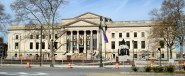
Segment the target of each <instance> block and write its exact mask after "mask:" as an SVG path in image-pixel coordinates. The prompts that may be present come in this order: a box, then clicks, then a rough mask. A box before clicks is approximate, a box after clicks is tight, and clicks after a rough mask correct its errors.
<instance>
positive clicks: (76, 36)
mask: <svg viewBox="0 0 185 76" xmlns="http://www.w3.org/2000/svg"><path fill="white" fill-rule="evenodd" d="M98 35H99V34H98V32H97V30H78V31H67V36H70V40H66V41H68V42H67V43H69V42H70V45H67V47H66V50H67V49H70V52H68V53H86V56H87V55H88V54H90V53H94V51H95V50H97V48H98V46H97V45H98V43H97V42H98V41H97V40H98ZM66 39H68V37H67V38H66ZM69 46H70V48H69Z"/></svg>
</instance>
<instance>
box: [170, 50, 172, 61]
mask: <svg viewBox="0 0 185 76" xmlns="http://www.w3.org/2000/svg"><path fill="white" fill-rule="evenodd" d="M170 59H172V47H170Z"/></svg>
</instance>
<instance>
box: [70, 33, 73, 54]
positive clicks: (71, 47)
mask: <svg viewBox="0 0 185 76" xmlns="http://www.w3.org/2000/svg"><path fill="white" fill-rule="evenodd" d="M70 32H71V40H70V43H71V46H70V52H72V51H73V42H72V40H73V31H70Z"/></svg>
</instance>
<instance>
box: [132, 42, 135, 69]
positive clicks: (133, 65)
mask: <svg viewBox="0 0 185 76" xmlns="http://www.w3.org/2000/svg"><path fill="white" fill-rule="evenodd" d="M132 45H133V63H132V67H135V64H134V40H132Z"/></svg>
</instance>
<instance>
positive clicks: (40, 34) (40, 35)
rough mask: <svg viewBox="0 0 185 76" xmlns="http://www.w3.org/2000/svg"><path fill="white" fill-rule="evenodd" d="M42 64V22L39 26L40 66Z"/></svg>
mask: <svg viewBox="0 0 185 76" xmlns="http://www.w3.org/2000/svg"><path fill="white" fill-rule="evenodd" d="M41 66H42V24H41V28H40V67H41Z"/></svg>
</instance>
